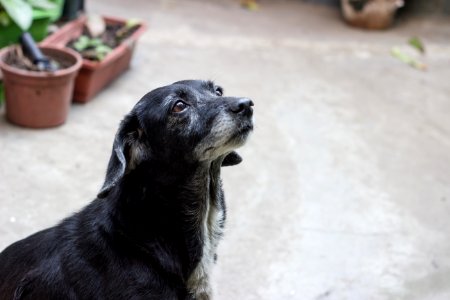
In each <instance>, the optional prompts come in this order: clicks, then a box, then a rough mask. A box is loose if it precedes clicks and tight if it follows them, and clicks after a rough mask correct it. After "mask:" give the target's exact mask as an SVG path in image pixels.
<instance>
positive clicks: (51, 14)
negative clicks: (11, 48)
mask: <svg viewBox="0 0 450 300" xmlns="http://www.w3.org/2000/svg"><path fill="white" fill-rule="evenodd" d="M50 1H51V2H53V3H55V4H56V7H55V9H52V10H46V11H43V10H40V9H33V23H31V27H30V29H29V30H28V31H29V32H30V34H31V35H32V36H33V38H34V39H35V40H36V41H37V42H39V41H42V40H43V39H44V38H45V37H46V36H47V28H48V25H49V24H50V23H51V22H54V21H56V20H57V19H59V17H60V16H61V12H62V8H63V6H64V0H50ZM21 33H22V30H21V29H20V28H19V26H17V25H16V24H15V23H14V22H11V23H10V24H9V25H7V26H2V25H0V48H3V47H6V46H8V45H11V44H16V43H18V40H19V36H20V35H21Z"/></svg>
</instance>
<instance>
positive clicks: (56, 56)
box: [0, 46, 81, 128]
mask: <svg viewBox="0 0 450 300" xmlns="http://www.w3.org/2000/svg"><path fill="white" fill-rule="evenodd" d="M39 48H40V50H41V51H42V53H44V54H45V55H46V56H47V57H48V58H50V59H51V61H52V64H53V66H54V70H53V71H41V70H38V69H36V68H35V65H34V64H33V63H32V62H30V61H29V60H27V58H26V57H25V56H24V55H23V54H22V51H21V48H20V47H18V46H11V47H8V48H5V49H3V50H2V51H1V52H0V69H1V71H2V73H3V82H4V88H5V98H6V117H7V119H8V120H9V121H10V122H12V123H14V124H17V125H21V126H25V127H32V128H45V127H53V126H57V125H61V124H63V123H64V122H65V120H66V118H67V115H68V112H69V108H70V103H71V100H72V93H73V84H74V79H75V76H76V73H77V71H78V70H79V68H80V67H81V57H80V55H79V54H78V53H76V52H75V51H72V50H70V49H60V48H57V47H50V46H46V47H39Z"/></svg>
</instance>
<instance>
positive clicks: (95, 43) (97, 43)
mask: <svg viewBox="0 0 450 300" xmlns="http://www.w3.org/2000/svg"><path fill="white" fill-rule="evenodd" d="M102 44H103V42H102V40H101V39H97V38H95V39H91V40H90V41H89V47H97V46H100V45H102Z"/></svg>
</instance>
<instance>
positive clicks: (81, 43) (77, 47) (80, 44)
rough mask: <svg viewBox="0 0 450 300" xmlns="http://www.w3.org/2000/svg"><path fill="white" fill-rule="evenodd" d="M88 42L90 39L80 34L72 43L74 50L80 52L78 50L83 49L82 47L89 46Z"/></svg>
mask: <svg viewBox="0 0 450 300" xmlns="http://www.w3.org/2000/svg"><path fill="white" fill-rule="evenodd" d="M89 42H90V39H89V38H88V37H87V36H85V35H82V36H80V37H79V38H78V40H77V41H76V42H75V43H74V44H73V47H74V48H75V50H77V51H79V52H80V51H83V50H84V49H86V48H87V47H89Z"/></svg>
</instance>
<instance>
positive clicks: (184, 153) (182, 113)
mask: <svg viewBox="0 0 450 300" xmlns="http://www.w3.org/2000/svg"><path fill="white" fill-rule="evenodd" d="M252 106H253V102H252V101H251V100H250V99H247V98H239V97H225V96H223V90H222V88H221V87H219V86H217V85H215V84H214V83H213V82H211V81H200V80H186V81H179V82H176V83H174V84H171V85H168V86H164V87H161V88H158V89H155V90H153V91H151V92H149V93H148V94H146V95H145V96H144V97H143V98H142V99H141V100H140V101H139V102H138V103H137V104H136V105H135V107H134V108H133V109H132V111H131V112H130V113H129V114H128V115H127V116H126V117H125V118H124V120H123V121H122V123H121V125H120V128H119V130H118V132H117V134H116V137H115V141H114V145H113V152H112V155H111V159H110V162H109V165H108V170H107V174H106V179H105V183H104V185H103V187H102V189H101V191H100V193H99V195H98V196H99V197H100V198H102V197H105V196H106V195H107V194H108V192H109V191H110V190H111V188H112V187H114V186H115V185H116V184H117V183H118V182H119V181H120V180H121V178H122V177H123V176H124V175H125V174H127V173H128V172H132V171H133V170H134V169H135V168H137V167H138V166H140V165H142V164H144V163H145V162H149V161H156V162H158V163H159V164H172V165H173V164H178V165H179V164H183V163H187V164H195V163H198V162H212V161H214V160H220V161H222V166H230V165H235V164H238V163H240V162H241V161H242V159H241V157H240V156H239V155H238V154H237V153H236V152H234V151H233V150H234V149H236V148H238V147H240V146H242V145H243V144H244V143H245V141H246V139H247V137H248V135H249V133H250V132H251V131H252V129H253V120H252V116H253V109H252Z"/></svg>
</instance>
